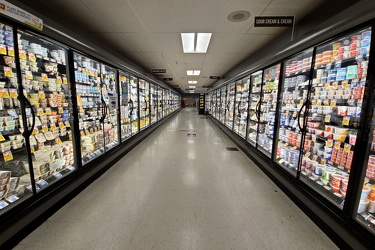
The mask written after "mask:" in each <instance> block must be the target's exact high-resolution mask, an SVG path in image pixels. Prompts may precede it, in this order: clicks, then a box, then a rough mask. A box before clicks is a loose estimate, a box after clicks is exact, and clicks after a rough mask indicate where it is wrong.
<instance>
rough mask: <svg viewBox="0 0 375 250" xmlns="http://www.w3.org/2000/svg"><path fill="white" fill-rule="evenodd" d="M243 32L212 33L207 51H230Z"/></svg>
mask: <svg viewBox="0 0 375 250" xmlns="http://www.w3.org/2000/svg"><path fill="white" fill-rule="evenodd" d="M244 35H245V34H229V33H228V34H222V33H214V34H212V37H211V41H210V44H209V45H208V50H207V53H231V52H233V50H234V49H235V47H236V45H237V43H238V42H239V41H240V40H241V39H242V37H243V36H244Z"/></svg>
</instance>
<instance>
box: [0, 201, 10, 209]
mask: <svg viewBox="0 0 375 250" xmlns="http://www.w3.org/2000/svg"><path fill="white" fill-rule="evenodd" d="M8 205H9V204H8V203H7V202H6V201H0V209H3V208H5V207H7V206H8Z"/></svg>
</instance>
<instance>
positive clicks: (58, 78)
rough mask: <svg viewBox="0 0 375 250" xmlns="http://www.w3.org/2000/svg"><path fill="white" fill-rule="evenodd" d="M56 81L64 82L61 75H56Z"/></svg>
mask: <svg viewBox="0 0 375 250" xmlns="http://www.w3.org/2000/svg"><path fill="white" fill-rule="evenodd" d="M56 82H57V83H60V84H61V83H62V79H61V76H56Z"/></svg>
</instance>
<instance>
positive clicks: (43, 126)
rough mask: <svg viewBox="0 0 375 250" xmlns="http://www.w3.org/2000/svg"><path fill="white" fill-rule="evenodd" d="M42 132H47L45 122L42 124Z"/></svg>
mask: <svg viewBox="0 0 375 250" xmlns="http://www.w3.org/2000/svg"><path fill="white" fill-rule="evenodd" d="M42 132H43V133H46V132H48V126H47V125H46V124H43V125H42Z"/></svg>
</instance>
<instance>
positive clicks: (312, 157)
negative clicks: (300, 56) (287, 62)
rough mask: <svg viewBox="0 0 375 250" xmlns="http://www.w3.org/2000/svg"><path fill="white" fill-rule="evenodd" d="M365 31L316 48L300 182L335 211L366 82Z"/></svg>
mask: <svg viewBox="0 0 375 250" xmlns="http://www.w3.org/2000/svg"><path fill="white" fill-rule="evenodd" d="M369 33H371V30H370V29H365V30H360V31H358V32H355V33H352V34H349V35H347V36H343V37H341V38H339V39H336V40H334V41H332V42H329V43H325V44H322V45H320V46H319V47H317V48H316V55H315V65H314V80H313V86H312V93H311V106H310V107H309V114H308V117H307V119H308V121H307V127H308V132H309V134H310V137H308V138H306V139H305V151H304V158H303V159H302V167H303V168H304V171H303V172H301V180H302V181H304V182H305V183H307V185H309V186H311V187H312V188H313V189H315V190H316V191H317V192H319V193H320V194H321V195H322V196H323V197H325V198H326V199H327V200H329V201H331V202H332V203H333V204H334V205H336V206H337V207H339V208H343V201H344V199H345V195H346V188H347V184H348V181H350V176H351V168H352V159H353V156H354V154H355V151H354V145H355V142H356V140H355V138H356V136H357V132H358V129H359V128H358V125H359V122H360V119H361V107H362V100H363V95H364V92H365V91H364V88H365V84H366V75H367V66H368V52H369V42H370V39H369V38H366V37H367V36H368V35H366V34H369Z"/></svg>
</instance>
